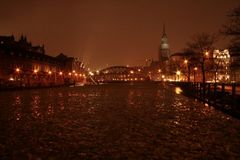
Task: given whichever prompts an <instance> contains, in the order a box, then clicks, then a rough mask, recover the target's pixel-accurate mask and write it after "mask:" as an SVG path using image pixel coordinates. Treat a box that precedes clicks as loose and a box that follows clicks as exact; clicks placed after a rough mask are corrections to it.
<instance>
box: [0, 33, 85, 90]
mask: <svg viewBox="0 0 240 160" xmlns="http://www.w3.org/2000/svg"><path fill="white" fill-rule="evenodd" d="M83 79H84V65H83V63H82V62H81V61H79V60H78V59H76V58H73V57H67V56H66V55H64V54H60V55H58V56H57V57H52V56H49V55H47V54H45V49H44V45H43V46H33V45H32V44H31V43H30V42H28V41H27V38H26V37H24V36H21V38H20V39H19V40H18V41H17V40H15V38H14V36H0V84H1V86H17V87H37V86H52V85H64V84H69V83H74V82H77V81H82V80H83Z"/></svg>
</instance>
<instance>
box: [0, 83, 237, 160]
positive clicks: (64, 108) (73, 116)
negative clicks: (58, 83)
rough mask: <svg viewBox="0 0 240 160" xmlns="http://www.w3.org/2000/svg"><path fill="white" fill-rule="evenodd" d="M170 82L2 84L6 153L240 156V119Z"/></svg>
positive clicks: (0, 142)
mask: <svg viewBox="0 0 240 160" xmlns="http://www.w3.org/2000/svg"><path fill="white" fill-rule="evenodd" d="M180 92H181V91H180V90H179V88H174V87H170V86H167V85H163V84H154V83H140V84H108V85H101V86H85V87H79V88H54V89H39V90H26V91H15V92H0V159H29V160H30V159H38V160H45V159H51V160H55V159H71V160H73V159H240V120H238V119H234V118H232V117H230V116H228V115H225V114H224V113H222V112H220V111H218V110H216V109H214V108H212V107H209V106H205V105H203V104H201V103H199V102H197V101H195V100H193V99H189V98H186V97H184V96H183V95H181V94H179V93H180Z"/></svg>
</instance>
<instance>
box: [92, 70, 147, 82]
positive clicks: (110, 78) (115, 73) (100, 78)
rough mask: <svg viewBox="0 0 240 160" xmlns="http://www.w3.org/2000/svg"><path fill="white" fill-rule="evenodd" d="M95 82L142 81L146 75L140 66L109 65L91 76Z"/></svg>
mask: <svg viewBox="0 0 240 160" xmlns="http://www.w3.org/2000/svg"><path fill="white" fill-rule="evenodd" d="M93 78H94V80H95V81H96V82H122V81H144V80H146V78H147V75H146V73H145V71H144V69H143V68H142V67H127V66H111V67H108V68H105V69H102V70H100V71H99V73H97V74H94V76H93Z"/></svg>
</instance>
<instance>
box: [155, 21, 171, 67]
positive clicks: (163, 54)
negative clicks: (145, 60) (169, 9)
mask: <svg viewBox="0 0 240 160" xmlns="http://www.w3.org/2000/svg"><path fill="white" fill-rule="evenodd" d="M169 57H170V49H169V44H168V38H167V34H166V31H165V25H163V35H162V39H161V44H160V47H159V53H158V60H159V62H164V61H167V60H169Z"/></svg>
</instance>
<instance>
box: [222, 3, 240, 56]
mask: <svg viewBox="0 0 240 160" xmlns="http://www.w3.org/2000/svg"><path fill="white" fill-rule="evenodd" d="M227 17H228V18H229V19H228V22H227V23H226V24H225V25H223V28H222V30H221V32H222V33H223V34H224V35H225V36H228V37H230V38H231V41H230V45H229V49H230V50H231V52H239V51H240V5H239V6H238V7H236V8H234V9H232V10H231V11H230V13H229V14H228V15H227Z"/></svg>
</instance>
